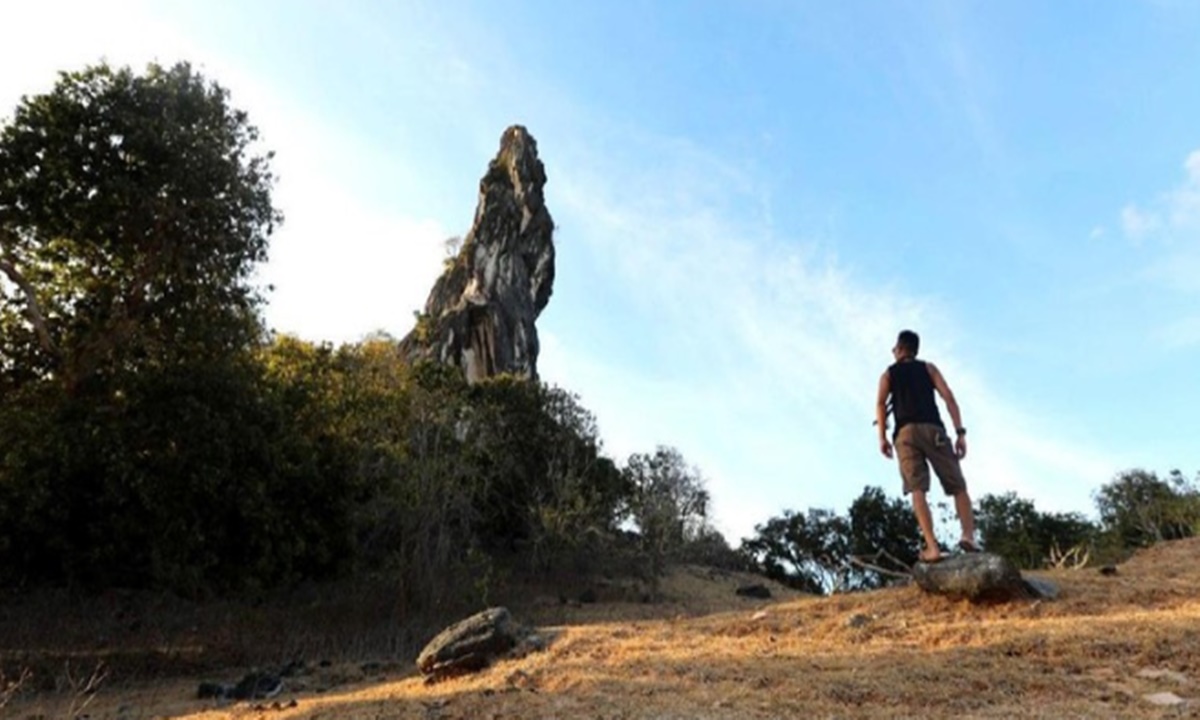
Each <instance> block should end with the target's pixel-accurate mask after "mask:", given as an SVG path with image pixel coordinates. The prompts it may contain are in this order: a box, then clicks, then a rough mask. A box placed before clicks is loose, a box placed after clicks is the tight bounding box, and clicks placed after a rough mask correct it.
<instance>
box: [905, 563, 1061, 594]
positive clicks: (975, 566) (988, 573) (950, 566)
mask: <svg viewBox="0 0 1200 720" xmlns="http://www.w3.org/2000/svg"><path fill="white" fill-rule="evenodd" d="M912 576H913V580H914V581H916V583H917V585H918V586H919V587H920V588H921V589H922V590H924V591H926V592H930V593H938V594H941V595H950V596H953V597H964V598H967V599H968V600H973V601H982V600H1000V601H1003V600H1014V599H1019V598H1053V597H1056V596H1057V594H1058V589H1057V588H1056V587H1055V586H1054V585H1053V584H1052V583H1049V582H1047V581H1045V580H1026V579H1025V578H1023V577H1021V572H1020V571H1019V570H1017V568H1016V566H1014V565H1013V564H1012V563H1010V562H1009V561H1008V560H1006V559H1005V558H1004V557H1002V556H1000V555H996V554H994V553H986V552H985V553H964V554H962V555H951V556H949V557H944V558H942V559H941V560H940V561H938V562H936V563H923V562H919V563H917V564H916V565H915V566H914V567H913V571H912Z"/></svg>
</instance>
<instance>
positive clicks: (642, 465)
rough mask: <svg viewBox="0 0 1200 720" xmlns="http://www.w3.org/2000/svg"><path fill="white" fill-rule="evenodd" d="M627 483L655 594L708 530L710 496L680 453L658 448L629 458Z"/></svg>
mask: <svg viewBox="0 0 1200 720" xmlns="http://www.w3.org/2000/svg"><path fill="white" fill-rule="evenodd" d="M623 475H624V476H625V480H626V482H627V483H628V490H629V499H628V505H627V507H626V512H627V513H628V518H629V519H630V520H632V521H633V523H634V524H635V525H636V526H637V529H638V535H639V539H640V543H641V547H642V551H643V552H644V554H645V556H646V558H647V559H648V561H649V563H650V568H649V578H650V580H651V583H652V594H654V595H657V589H658V586H657V582H658V578H660V577H661V576H662V574H663V572H664V571H665V569H666V564H667V562H668V561H669V560H672V559H675V558H676V557H678V555H679V553H680V552H681V551H682V550H683V549H684V548H685V547H686V546H687V544H688V543H689V542H691V541H693V540H695V539H697V538H698V537H699V536H700V535H701V534H702V533H704V532H705V531H707V530H709V527H708V525H707V522H706V520H707V517H708V503H709V495H708V491H707V490H706V489H705V488H704V478H703V477H701V475H700V473H699V471H697V470H696V469H695V468H693V467H691V466H689V465H688V464H687V463H686V461H685V460H684V459H683V455H681V454H680V453H679V451H678V450H676V449H675V448H671V447H665V446H659V447H658V449H656V450H655V452H654V454H653V455H650V454H645V453H642V454H635V455H631V456H630V457H629V460H628V462H627V463H626V465H625V468H624V470H623Z"/></svg>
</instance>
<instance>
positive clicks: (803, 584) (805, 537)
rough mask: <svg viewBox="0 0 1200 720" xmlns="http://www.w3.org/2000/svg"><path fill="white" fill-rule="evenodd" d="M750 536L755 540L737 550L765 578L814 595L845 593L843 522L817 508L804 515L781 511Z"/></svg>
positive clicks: (847, 544) (847, 547)
mask: <svg viewBox="0 0 1200 720" xmlns="http://www.w3.org/2000/svg"><path fill="white" fill-rule="evenodd" d="M754 531H755V533H756V534H755V537H753V538H750V539H747V540H743V541H742V551H743V552H744V553H746V554H747V555H748V556H749V557H751V558H752V559H753V560H754V562H755V563H756V564H757V565H758V566H759V567H760V568H761V569H762V570H763V572H764V573H766V575H767V577H769V578H771V579H773V580H777V581H779V582H781V583H784V584H785V585H788V586H790V587H794V588H797V589H800V590H805V591H808V592H812V593H818V594H819V593H828V592H837V591H839V590H844V589H846V586H847V580H848V578H849V575H850V573H851V567H850V564H849V556H850V523H849V521H847V520H846V518H844V517H842V516H840V515H838V514H837V513H836V512H834V511H832V510H827V509H822V508H810V509H809V511H808V513H807V514H801V513H797V512H795V511H792V510H785V511H784V513H783V515H781V516H778V517H773V518H771V519H770V520H768V521H767V522H765V523H763V524H761V525H756V526H755V527H754Z"/></svg>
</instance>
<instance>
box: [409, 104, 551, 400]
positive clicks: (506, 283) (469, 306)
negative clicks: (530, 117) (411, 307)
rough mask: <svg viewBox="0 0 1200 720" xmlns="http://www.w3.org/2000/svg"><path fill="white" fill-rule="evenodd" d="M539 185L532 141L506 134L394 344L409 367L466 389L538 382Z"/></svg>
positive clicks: (546, 256) (546, 245)
mask: <svg viewBox="0 0 1200 720" xmlns="http://www.w3.org/2000/svg"><path fill="white" fill-rule="evenodd" d="M545 184H546V171H545V168H544V167H543V165H542V161H541V160H539V159H538V155H537V142H536V141H535V140H534V139H533V136H532V135H530V134H529V133H528V131H526V129H525V128H524V127H522V126H520V125H514V126H512V127H510V128H508V129H507V130H505V131H504V134H503V135H502V136H501V138H500V151H499V153H498V154H497V155H496V158H495V159H494V160H492V161H491V163H490V164H489V165H488V169H487V173H486V174H485V175H484V176H483V179H481V180H480V182H479V204H478V206H477V207H476V210H475V222H474V224H473V225H472V226H471V230H470V232H468V233H467V236H466V237H465V238H464V239H463V241H462V246H461V247H460V248H459V251H458V254H457V255H456V256H455V257H454V258H452V259H451V260H449V261H448V265H447V267H446V270H445V272H444V273H443V274H442V276H441V277H439V278H438V279H437V281H436V282H435V283H434V286H433V289H432V290H431V291H430V293H429V298H428V300H427V301H426V302H425V310H424V312H423V313H422V314H421V315H420V316H418V319H417V326H416V327H415V328H414V329H413V331H412V332H410V333H409V334H408V335H407V336H406V337H405V338H404V339H403V340H401V341H400V349H401V352H402V353H403V354H404V355H405V356H406V357H407V358H408V359H409V361H410V362H412V361H418V360H431V361H434V362H438V363H441V364H443V365H451V366H454V367H457V368H459V369H460V370H462V371H463V373H464V375H465V376H466V379H467V382H469V383H476V382H479V381H480V380H483V379H485V378H489V377H492V376H494V375H499V374H501V373H511V374H513V375H516V376H518V377H524V378H529V379H532V380H536V379H537V356H538V336H537V328H536V327H535V326H534V321H535V320H536V319H537V317H538V315H540V314H541V312H542V310H543V309H544V308H545V307H546V304H547V303H548V302H549V301H550V293H551V291H552V289H553V285H554V242H553V237H552V236H553V233H554V221H553V220H552V219H551V217H550V212H549V211H548V210H547V209H546V205H545V202H544V196H543V194H542V188H543V186H544V185H545Z"/></svg>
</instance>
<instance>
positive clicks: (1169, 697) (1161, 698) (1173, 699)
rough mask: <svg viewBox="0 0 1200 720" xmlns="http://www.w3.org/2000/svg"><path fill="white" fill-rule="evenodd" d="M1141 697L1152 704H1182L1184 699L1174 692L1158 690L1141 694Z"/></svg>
mask: <svg viewBox="0 0 1200 720" xmlns="http://www.w3.org/2000/svg"><path fill="white" fill-rule="evenodd" d="M1142 698H1143V699H1144V700H1146V701H1147V702H1149V703H1150V704H1152V705H1164V706H1168V705H1182V704H1183V703H1184V702H1186V700H1184V699H1183V698H1181V697H1179V696H1178V695H1176V694H1175V693H1170V692H1160V693H1154V694H1152V695H1143V696H1142Z"/></svg>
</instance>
